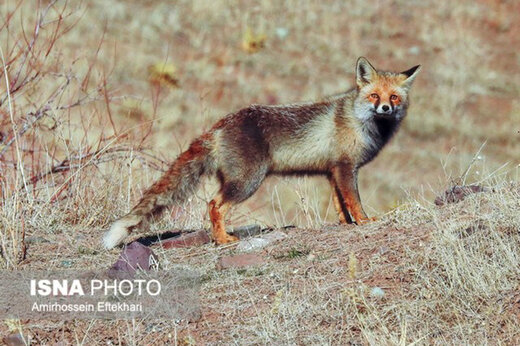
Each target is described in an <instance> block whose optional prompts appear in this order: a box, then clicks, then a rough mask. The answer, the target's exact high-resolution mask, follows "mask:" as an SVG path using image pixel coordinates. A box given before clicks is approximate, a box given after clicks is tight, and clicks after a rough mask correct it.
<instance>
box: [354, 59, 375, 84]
mask: <svg viewBox="0 0 520 346" xmlns="http://www.w3.org/2000/svg"><path fill="white" fill-rule="evenodd" d="M376 75H377V71H376V69H375V68H374V66H372V65H370V63H369V62H368V60H367V59H366V58H365V57H360V58H359V59H358V60H357V64H356V83H357V85H358V86H359V87H362V86H364V85H366V84H368V83H370V82H372V81H373V80H374V77H375V76H376Z"/></svg>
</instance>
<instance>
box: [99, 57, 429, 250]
mask: <svg viewBox="0 0 520 346" xmlns="http://www.w3.org/2000/svg"><path fill="white" fill-rule="evenodd" d="M419 70H420V65H417V66H414V67H412V68H411V69H409V70H406V71H404V72H400V73H394V72H384V71H378V70H376V69H375V68H374V67H373V66H372V65H371V64H370V63H369V62H368V60H367V59H366V58H364V57H360V58H359V59H358V61H357V66H356V85H357V86H356V88H354V89H353V90H350V91H347V92H345V93H342V94H338V95H335V96H332V97H329V98H327V99H325V100H324V101H320V102H316V103H299V104H291V105H277V106H262V105H251V106H249V107H247V108H244V109H241V110H239V111H238V112H236V113H232V114H229V115H227V116H226V117H224V118H223V119H221V120H220V121H218V122H217V123H216V124H215V125H214V126H213V127H212V128H211V129H210V130H209V131H208V132H206V133H204V134H203V135H201V136H200V137H199V138H197V139H195V140H194V141H193V142H192V143H191V145H190V147H189V148H188V150H186V151H185V152H183V153H182V154H180V156H179V157H178V158H177V160H175V161H174V162H173V163H172V165H171V166H170V168H169V170H168V171H167V172H166V173H165V174H164V175H163V176H162V177H161V178H160V179H159V180H158V181H156V182H155V183H154V184H153V185H152V186H151V187H150V188H149V190H148V191H146V192H145V193H144V195H143V197H142V198H141V200H140V201H139V203H137V205H136V206H135V207H134V208H133V209H132V210H131V211H130V212H129V213H128V214H127V215H125V216H123V217H122V218H120V219H118V220H117V221H115V222H114V223H113V224H112V227H111V228H110V230H109V231H108V232H107V233H106V234H105V236H104V239H103V242H104V246H105V247H106V248H107V249H110V248H113V247H114V246H116V245H118V244H120V243H122V242H123V240H124V239H125V238H126V237H127V236H128V235H129V234H130V233H131V232H132V231H134V230H138V229H143V228H145V227H146V225H147V223H148V221H149V220H150V219H151V218H152V216H156V215H158V214H159V213H160V212H161V211H163V210H164V209H165V208H167V207H168V206H171V205H173V204H175V203H180V202H182V201H183V200H185V199H186V198H188V197H189V196H190V195H191V194H193V193H195V190H196V189H197V187H198V185H199V182H200V180H201V178H202V177H203V176H211V175H213V176H216V177H217V179H218V180H219V182H220V190H219V192H218V194H217V196H216V197H215V198H214V199H213V200H212V201H211V202H210V203H209V216H210V220H211V224H212V233H213V239H214V241H215V243H216V244H225V243H229V242H233V241H236V240H237V238H236V237H235V236H233V235H230V234H228V233H227V232H226V229H225V224H224V219H225V216H226V213H227V212H228V210H229V209H230V207H231V206H232V205H234V204H237V203H240V202H243V201H245V200H246V199H248V198H249V197H250V196H252V195H253V194H254V193H255V191H256V190H257V189H258V188H259V187H260V185H261V184H262V182H263V181H264V179H265V178H266V177H267V176H269V175H271V174H280V175H291V174H302V175H305V174H318V175H323V176H325V177H327V179H328V180H329V182H330V184H331V186H332V192H333V202H334V206H335V208H336V210H337V212H338V215H339V221H340V222H341V223H353V221H355V223H356V224H363V223H365V222H367V221H369V220H370V219H369V218H368V217H367V215H366V213H365V211H364V210H363V207H362V206H361V201H360V198H359V192H358V184H357V175H358V170H359V168H361V167H362V166H363V165H365V164H367V163H368V162H370V161H371V160H372V159H373V158H374V157H375V156H376V155H377V154H378V153H379V151H380V150H381V149H382V148H383V146H384V145H385V144H386V143H387V142H388V141H389V140H390V138H391V137H392V135H393V134H394V133H395V132H396V130H397V129H398V127H399V124H400V123H401V121H402V120H403V118H404V117H405V116H406V112H407V109H408V105H409V98H408V93H409V91H410V87H411V86H412V83H413V81H414V79H415V77H416V76H417V73H418V72H419Z"/></svg>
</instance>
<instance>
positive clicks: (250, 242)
mask: <svg viewBox="0 0 520 346" xmlns="http://www.w3.org/2000/svg"><path fill="white" fill-rule="evenodd" d="M286 237H287V235H286V234H285V233H283V232H280V231H274V232H271V233H266V234H264V235H262V236H260V237H257V238H250V239H244V240H241V241H240V243H238V245H237V250H238V251H241V252H251V251H255V250H260V249H262V248H264V247H266V246H267V245H269V244H271V243H274V242H276V241H278V240H282V239H284V238H286Z"/></svg>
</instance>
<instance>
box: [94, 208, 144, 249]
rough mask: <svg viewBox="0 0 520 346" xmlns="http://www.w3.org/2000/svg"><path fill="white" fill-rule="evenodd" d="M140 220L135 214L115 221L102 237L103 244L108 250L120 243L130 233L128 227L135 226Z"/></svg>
mask: <svg viewBox="0 0 520 346" xmlns="http://www.w3.org/2000/svg"><path fill="white" fill-rule="evenodd" d="M139 222H141V218H140V217H139V216H135V215H127V216H124V217H122V218H121V219H119V220H117V221H115V222H114V223H113V224H112V226H111V227H110V230H109V231H108V232H106V233H105V235H104V237H103V246H104V247H105V249H107V250H109V249H112V248H114V247H116V246H117V245H119V244H121V243H122V242H123V240H125V238H126V237H128V235H129V234H130V230H129V228H130V227H133V226H136V225H137V224H139Z"/></svg>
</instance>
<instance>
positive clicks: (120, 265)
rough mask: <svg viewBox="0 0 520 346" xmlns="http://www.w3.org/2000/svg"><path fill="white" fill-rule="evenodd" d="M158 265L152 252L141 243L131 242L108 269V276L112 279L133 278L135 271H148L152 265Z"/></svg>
mask: <svg viewBox="0 0 520 346" xmlns="http://www.w3.org/2000/svg"><path fill="white" fill-rule="evenodd" d="M157 263H159V261H158V259H157V256H156V255H155V254H154V252H153V251H152V250H151V249H150V248H148V247H147V246H144V245H143V244H141V243H138V242H133V243H130V244H129V245H127V246H125V247H124V248H123V252H121V255H119V258H118V260H117V261H116V263H114V265H113V266H112V267H111V268H110V269H109V271H108V274H109V276H110V277H112V278H114V277H117V278H121V277H124V278H128V277H130V278H133V277H134V275H135V272H136V270H138V269H140V270H146V271H148V270H150V269H152V267H153V264H157Z"/></svg>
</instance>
